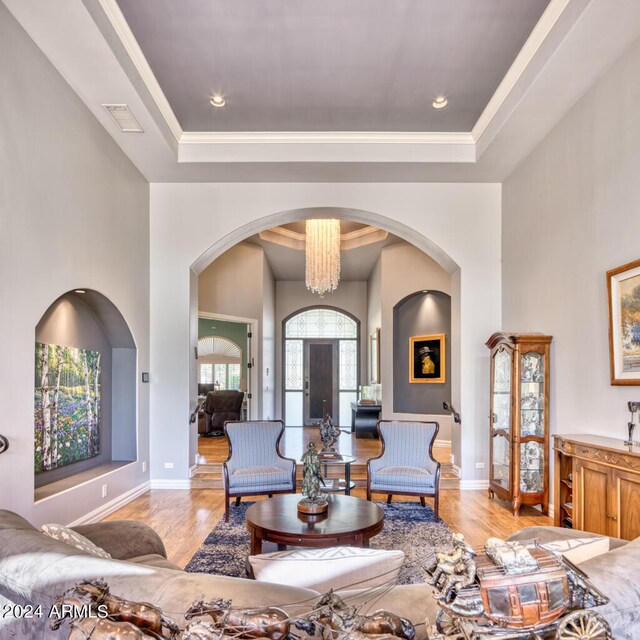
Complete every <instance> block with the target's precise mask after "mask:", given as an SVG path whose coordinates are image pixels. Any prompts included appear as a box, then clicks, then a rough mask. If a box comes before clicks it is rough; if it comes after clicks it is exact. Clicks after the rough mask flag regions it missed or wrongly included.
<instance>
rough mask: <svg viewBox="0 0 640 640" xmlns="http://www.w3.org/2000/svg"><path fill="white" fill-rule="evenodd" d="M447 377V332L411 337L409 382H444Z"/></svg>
mask: <svg viewBox="0 0 640 640" xmlns="http://www.w3.org/2000/svg"><path fill="white" fill-rule="evenodd" d="M446 379H447V376H446V349H445V334H444V333H436V334H434V335H430V336H413V337H411V338H409V382H410V383H419V384H443V383H444V382H446Z"/></svg>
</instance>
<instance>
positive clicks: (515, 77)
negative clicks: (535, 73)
mask: <svg viewBox="0 0 640 640" xmlns="http://www.w3.org/2000/svg"><path fill="white" fill-rule="evenodd" d="M572 1H573V0H551V2H550V3H549V4H548V5H547V8H546V9H545V11H544V13H543V14H542V16H541V17H540V20H538V23H537V24H536V26H535V27H534V28H533V31H532V32H531V33H530V34H529V37H528V38H527V40H526V42H525V43H524V45H523V47H522V49H520V52H519V53H518V55H517V56H516V58H515V60H514V61H513V63H512V65H511V66H510V67H509V70H508V71H507V73H506V74H505V76H504V78H503V79H502V81H501V82H500V84H499V85H498V88H497V89H496V90H495V91H494V93H493V95H492V96H491V98H490V99H489V102H488V103H487V106H486V107H485V108H484V110H483V112H482V113H481V114H480V117H479V118H478V120H477V121H476V123H475V125H474V126H473V129H472V130H471V135H472V137H473V140H474V141H475V142H478V141H479V140H480V138H481V136H482V135H483V134H484V133H485V131H486V130H487V128H488V127H489V125H490V124H491V123H492V122H493V121H494V118H496V116H497V115H498V113H499V111H500V110H501V109H502V107H503V105H504V104H505V102H506V101H507V98H508V97H509V96H510V95H511V93H512V91H513V90H514V88H515V87H516V85H517V84H518V82H519V81H520V80H521V79H522V78H523V76H524V74H525V72H526V70H527V69H528V68H529V66H530V65H531V63H532V61H533V60H534V58H535V57H536V55H537V54H538V52H539V50H540V48H541V47H542V45H543V44H544V42H545V41H546V40H547V38H548V37H549V35H550V34H551V32H552V31H553V29H554V27H555V26H556V23H557V22H558V20H559V19H560V17H561V16H562V14H563V13H564V12H565V10H566V9H567V7H568V6H569V4H571V2H572Z"/></svg>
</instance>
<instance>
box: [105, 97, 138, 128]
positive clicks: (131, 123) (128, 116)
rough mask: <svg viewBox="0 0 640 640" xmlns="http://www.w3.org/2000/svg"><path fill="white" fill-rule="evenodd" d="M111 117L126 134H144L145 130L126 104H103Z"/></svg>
mask: <svg viewBox="0 0 640 640" xmlns="http://www.w3.org/2000/svg"><path fill="white" fill-rule="evenodd" d="M102 106H103V107H104V108H105V109H106V110H107V112H108V113H109V115H110V116H111V117H112V118H113V119H114V120H115V121H116V124H117V125H118V126H119V127H120V129H121V130H122V131H124V132H125V133H143V132H144V129H143V128H142V127H141V126H140V124H139V123H138V121H137V120H136V119H135V116H134V115H133V113H131V110H130V109H129V107H128V106H127V105H126V104H103V105H102Z"/></svg>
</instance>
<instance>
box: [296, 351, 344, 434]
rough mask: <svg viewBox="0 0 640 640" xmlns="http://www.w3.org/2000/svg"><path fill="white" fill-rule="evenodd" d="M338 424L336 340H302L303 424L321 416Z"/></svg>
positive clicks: (307, 423)
mask: <svg viewBox="0 0 640 640" xmlns="http://www.w3.org/2000/svg"><path fill="white" fill-rule="evenodd" d="M327 413H328V414H329V415H330V416H332V417H333V419H334V422H337V421H338V417H339V407H338V341H337V340H305V341H304V425H305V426H309V425H313V424H315V423H317V421H318V420H321V419H322V418H323V417H324V415H325V414H327Z"/></svg>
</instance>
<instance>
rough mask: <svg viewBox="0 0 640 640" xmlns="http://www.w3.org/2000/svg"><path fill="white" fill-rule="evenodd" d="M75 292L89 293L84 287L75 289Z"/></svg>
mask: <svg viewBox="0 0 640 640" xmlns="http://www.w3.org/2000/svg"><path fill="white" fill-rule="evenodd" d="M73 293H87V292H86V291H85V290H84V289H74V290H73Z"/></svg>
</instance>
